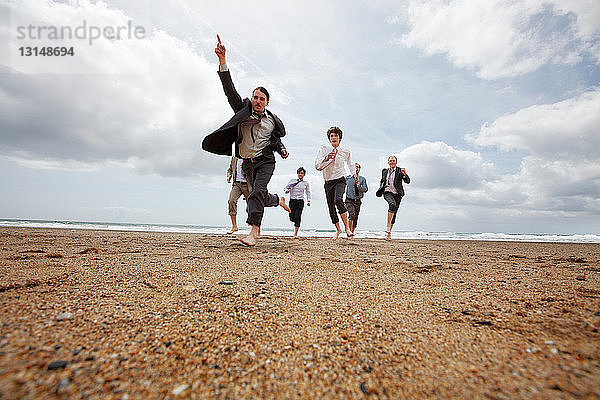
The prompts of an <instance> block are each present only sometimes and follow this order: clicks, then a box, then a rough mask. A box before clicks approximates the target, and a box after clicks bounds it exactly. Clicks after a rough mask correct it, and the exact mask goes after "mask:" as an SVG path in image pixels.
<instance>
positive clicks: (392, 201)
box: [383, 192, 402, 225]
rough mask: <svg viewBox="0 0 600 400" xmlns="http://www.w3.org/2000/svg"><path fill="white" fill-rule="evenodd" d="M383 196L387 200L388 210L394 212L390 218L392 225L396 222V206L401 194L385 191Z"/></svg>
mask: <svg viewBox="0 0 600 400" xmlns="http://www.w3.org/2000/svg"><path fill="white" fill-rule="evenodd" d="M383 198H384V199H385V201H387V202H388V205H389V207H388V212H391V213H394V217H393V218H392V225H394V224H395V223H396V214H397V213H398V207H400V201H402V196H400V195H399V194H394V193H392V192H385V193H384V194H383Z"/></svg>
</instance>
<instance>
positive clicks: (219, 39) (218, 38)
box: [217, 33, 222, 44]
mask: <svg viewBox="0 0 600 400" xmlns="http://www.w3.org/2000/svg"><path fill="white" fill-rule="evenodd" d="M217 40H218V41H219V44H222V43H221V38H220V37H219V34H218V33H217Z"/></svg>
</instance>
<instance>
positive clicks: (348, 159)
mask: <svg viewBox="0 0 600 400" xmlns="http://www.w3.org/2000/svg"><path fill="white" fill-rule="evenodd" d="M347 153H348V154H347V155H346V165H347V166H348V171H349V172H350V175H354V174H355V172H356V171H355V169H354V164H352V154H350V150H347Z"/></svg>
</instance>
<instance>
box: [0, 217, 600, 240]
mask: <svg viewBox="0 0 600 400" xmlns="http://www.w3.org/2000/svg"><path fill="white" fill-rule="evenodd" d="M0 226H5V227H15V228H16V227H20V228H55V229H96V230H107V231H131V232H167V233H168V232H171V233H200V234H209V235H224V234H226V233H227V231H228V230H229V227H222V226H201V225H167V224H131V223H119V222H82V221H51V220H25V219H8V218H6V219H0ZM248 232H249V229H248V228H241V229H240V230H239V231H238V232H236V233H237V234H245V233H248ZM262 232H263V234H265V235H272V236H292V235H293V230H292V229H291V228H290V229H285V228H263V230H262ZM333 232H334V231H333V229H301V230H300V236H304V237H330V236H332V235H333ZM356 237H357V238H384V237H385V232H383V231H371V230H359V231H357V234H356ZM392 237H393V238H394V239H424V240H484V241H513V242H563V243H600V235H593V234H580V235H558V234H541V233H532V234H513V233H460V232H421V231H394V232H392Z"/></svg>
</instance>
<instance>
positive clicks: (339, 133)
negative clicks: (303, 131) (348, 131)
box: [327, 126, 344, 140]
mask: <svg viewBox="0 0 600 400" xmlns="http://www.w3.org/2000/svg"><path fill="white" fill-rule="evenodd" d="M331 132H335V133H337V135H338V136H339V137H340V140H342V135H343V134H344V133H343V132H342V130H341V129H340V128H338V127H337V126H332V127H331V128H329V129H327V139H329V136H331Z"/></svg>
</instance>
